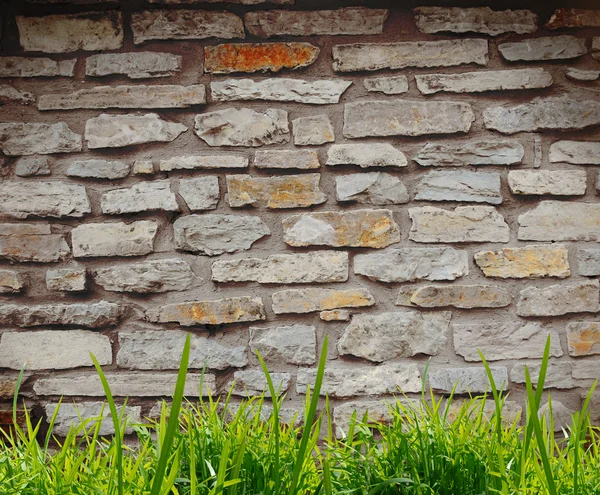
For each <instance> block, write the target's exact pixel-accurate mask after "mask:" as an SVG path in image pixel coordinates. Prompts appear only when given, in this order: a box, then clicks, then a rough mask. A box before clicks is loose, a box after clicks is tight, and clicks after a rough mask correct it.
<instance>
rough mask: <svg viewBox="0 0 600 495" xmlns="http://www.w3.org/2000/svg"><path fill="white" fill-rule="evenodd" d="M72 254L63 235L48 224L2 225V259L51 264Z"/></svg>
mask: <svg viewBox="0 0 600 495" xmlns="http://www.w3.org/2000/svg"><path fill="white" fill-rule="evenodd" d="M70 252H71V250H70V248H69V245H68V244H67V242H66V241H65V238H64V236H63V235H62V234H52V232H51V230H50V225H48V224H31V223H30V224H19V223H0V259H7V260H10V261H35V262H40V263H50V262H56V261H60V260H62V259H63V258H65V257H66V256H67V255H68V254H69V253H70Z"/></svg>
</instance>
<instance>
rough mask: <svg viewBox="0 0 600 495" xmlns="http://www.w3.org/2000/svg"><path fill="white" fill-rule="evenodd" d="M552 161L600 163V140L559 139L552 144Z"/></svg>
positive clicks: (584, 163)
mask: <svg viewBox="0 0 600 495" xmlns="http://www.w3.org/2000/svg"><path fill="white" fill-rule="evenodd" d="M549 158H550V161H551V162H552V163H556V162H564V163H573V164H575V165H600V142H591V141H557V142H555V143H552V145H551V146H550V157H549Z"/></svg>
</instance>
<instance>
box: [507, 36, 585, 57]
mask: <svg viewBox="0 0 600 495" xmlns="http://www.w3.org/2000/svg"><path fill="white" fill-rule="evenodd" d="M498 50H499V51H500V54H501V55H502V57H504V59H505V60H509V61H511V62H514V61H518V60H525V61H534V60H564V59H571V58H577V57H581V56H582V55H585V54H586V53H587V48H586V47H585V39H583V38H575V37H574V36H569V35H563V36H548V37H545V38H531V39H528V40H524V41H516V42H512V43H500V44H499V45H498Z"/></svg>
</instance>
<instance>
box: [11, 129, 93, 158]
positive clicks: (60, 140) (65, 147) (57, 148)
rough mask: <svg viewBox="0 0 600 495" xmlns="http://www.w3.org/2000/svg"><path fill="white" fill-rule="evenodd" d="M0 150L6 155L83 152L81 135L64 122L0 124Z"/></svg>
mask: <svg viewBox="0 0 600 495" xmlns="http://www.w3.org/2000/svg"><path fill="white" fill-rule="evenodd" d="M0 149H2V152H3V153H4V154H5V155H8V156H20V155H37V154H40V155H48V154H50V153H73V152H74V151H81V135H80V134H76V133H74V132H73V131H72V130H71V129H70V128H69V126H68V125H67V124H65V123H64V122H57V123H56V124H39V123H34V122H29V123H21V122H8V123H0Z"/></svg>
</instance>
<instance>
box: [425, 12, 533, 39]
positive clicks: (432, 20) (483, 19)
mask: <svg viewBox="0 0 600 495" xmlns="http://www.w3.org/2000/svg"><path fill="white" fill-rule="evenodd" d="M414 12H415V19H416V21H417V28H418V29H419V31H421V32H422V33H428V34H432V33H440V32H442V33H443V32H450V33H482V34H489V35H491V36H497V35H499V34H503V33H517V34H527V33H535V31H537V15H535V14H534V13H533V12H531V11H530V10H503V11H494V10H492V9H490V8H489V7H474V8H460V7H446V8H444V7H418V8H416V9H415V10H414Z"/></svg>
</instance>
